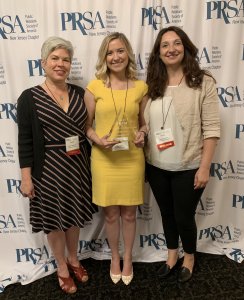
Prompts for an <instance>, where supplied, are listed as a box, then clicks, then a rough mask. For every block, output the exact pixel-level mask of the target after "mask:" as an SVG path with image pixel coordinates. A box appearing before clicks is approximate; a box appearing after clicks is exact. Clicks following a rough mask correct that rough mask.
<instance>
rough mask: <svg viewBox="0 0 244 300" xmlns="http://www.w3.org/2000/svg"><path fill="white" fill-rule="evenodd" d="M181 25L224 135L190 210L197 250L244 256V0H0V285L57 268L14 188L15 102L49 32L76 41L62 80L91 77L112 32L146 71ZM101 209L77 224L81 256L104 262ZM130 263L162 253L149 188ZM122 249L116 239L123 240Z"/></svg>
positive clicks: (37, 79) (82, 81) (141, 72)
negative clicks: (156, 48)
mask: <svg viewBox="0 0 244 300" xmlns="http://www.w3.org/2000/svg"><path fill="white" fill-rule="evenodd" d="M169 25H176V26H181V27H182V28H183V29H184V30H185V31H186V32H187V33H188V35H189V36H190V38H191V39H192V40H193V42H194V43H195V44H196V45H197V46H198V48H199V53H198V58H199V61H200V64H201V66H202V67H203V68H206V69H208V70H210V71H211V72H212V74H213V75H214V76H215V78H216V80H217V85H216V88H217V91H218V96H219V106H220V112H221V130H222V137H221V140H220V141H219V143H218V147H217V151H216V154H215V157H214V160H213V163H212V167H211V179H210V182H209V184H208V187H207V188H206V190H205V192H204V194H203V196H202V198H201V201H200V203H199V206H198V209H197V224H198V251H200V252H205V253H213V254H224V255H227V256H228V257H229V258H230V259H233V260H235V261H236V262H239V263H240V262H242V261H243V259H244V237H243V235H244V188H243V186H244V185H243V181H244V118H243V116H244V81H243V74H244V1H243V0H228V1H219V0H218V1H210V0H199V1H192V0H161V1H156V0H155V1H153V0H149V1H147V0H144V1H143V0H134V1H131V0H123V5H122V2H121V0H113V1H112V0H103V1H100V0H76V1H66V0H53V1H49V0H21V1H18V0H8V1H5V0H0V168H1V169H0V170H1V172H0V245H1V247H0V292H3V291H4V288H5V287H6V286H7V285H9V284H12V283H16V282H21V283H22V284H27V283H29V282H32V281H34V280H37V279H39V278H41V277H44V276H46V275H48V274H51V273H52V272H54V271H55V270H56V264H55V261H54V259H53V256H52V254H51V252H50V249H49V247H48V244H47V241H46V237H45V235H44V234H42V233H38V234H32V233H31V228H30V225H29V203H28V200H27V199H25V198H23V197H22V196H21V194H20V190H19V187H20V171H19V162H18V155H17V153H18V149H17V125H16V101H17V98H18V96H19V95H20V93H21V92H22V91H23V90H24V89H26V88H29V87H31V86H34V85H37V84H39V83H42V82H43V79H44V78H43V70H42V68H41V60H40V49H41V45H42V43H43V41H44V40H45V39H46V38H47V37H49V36H53V35H57V36H60V37H63V38H65V39H69V40H70V41H71V42H72V43H73V45H74V46H75V55H74V60H73V63H72V71H71V75H70V81H71V82H72V83H75V84H78V85H80V86H82V87H84V88H85V87H86V85H87V83H88V82H89V81H90V80H91V79H93V78H94V72H95V63H96V60H97V54H98V48H99V46H100V43H101V41H102V39H103V38H104V37H105V36H106V35H107V34H108V33H110V32H114V31H120V32H123V33H125V34H126V35H127V37H128V38H129V40H130V41H131V43H132V46H133V49H134V53H135V57H136V61H137V66H138V77H139V78H140V79H145V78H146V69H147V62H148V58H149V55H150V51H151V48H152V46H153V43H154V40H155V38H156V36H157V34H158V32H159V30H160V29H161V28H163V27H166V26H169ZM103 223H104V221H103V214H102V211H100V212H99V213H97V214H96V215H95V216H94V220H93V221H92V222H90V223H88V224H87V226H86V227H85V228H84V229H82V230H81V234H80V242H79V247H78V253H79V257H80V259H83V258H87V257H92V258H94V259H109V258H110V251H109V247H108V242H107V239H106V235H105V231H104V225H103ZM137 224H138V225H137V234H136V239H135V245H134V251H133V259H134V261H144V262H152V261H160V260H165V259H166V255H167V249H166V245H165V238H164V233H163V229H162V224H161V222H160V212H159V209H158V207H157V204H156V202H155V199H154V198H153V196H152V193H151V190H150V188H149V187H148V186H147V185H146V186H145V203H144V205H142V206H140V207H139V208H138V214H137ZM120 247H121V253H122V252H123V244H122V243H121V245H120Z"/></svg>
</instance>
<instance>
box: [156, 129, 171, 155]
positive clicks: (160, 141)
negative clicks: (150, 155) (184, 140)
mask: <svg viewBox="0 0 244 300" xmlns="http://www.w3.org/2000/svg"><path fill="white" fill-rule="evenodd" d="M154 134H155V139H156V145H157V148H158V149H159V150H165V149H167V148H170V147H173V146H174V145H175V143H174V137H173V134H172V130H171V128H166V129H162V130H159V131H156V132H155V133H154Z"/></svg>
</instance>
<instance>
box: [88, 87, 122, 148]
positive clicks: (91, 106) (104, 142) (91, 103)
mask: <svg viewBox="0 0 244 300" xmlns="http://www.w3.org/2000/svg"><path fill="white" fill-rule="evenodd" d="M84 101H85V104H86V108H87V113H88V117H87V122H86V136H87V137H88V139H89V140H91V141H92V142H93V143H95V144H97V145H98V146H101V147H103V148H106V149H109V148H111V147H112V146H113V145H115V144H117V143H118V142H116V141H109V140H108V138H109V135H108V134H107V135H105V136H103V137H102V138H100V137H99V136H98V135H97V134H96V132H95V130H94V129H93V127H92V124H93V120H94V118H95V110H96V101H95V97H94V95H93V94H92V93H91V92H90V91H89V90H87V89H86V91H85V95H84Z"/></svg>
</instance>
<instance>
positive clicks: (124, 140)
mask: <svg viewBox="0 0 244 300" xmlns="http://www.w3.org/2000/svg"><path fill="white" fill-rule="evenodd" d="M114 141H119V143H118V144H116V145H114V146H113V147H112V151H121V150H129V140H128V137H117V138H115V139H114Z"/></svg>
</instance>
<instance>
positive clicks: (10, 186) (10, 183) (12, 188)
mask: <svg viewBox="0 0 244 300" xmlns="http://www.w3.org/2000/svg"><path fill="white" fill-rule="evenodd" d="M20 184H21V180H18V179H6V185H7V192H8V193H9V194H17V195H20V194H21V193H20Z"/></svg>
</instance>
